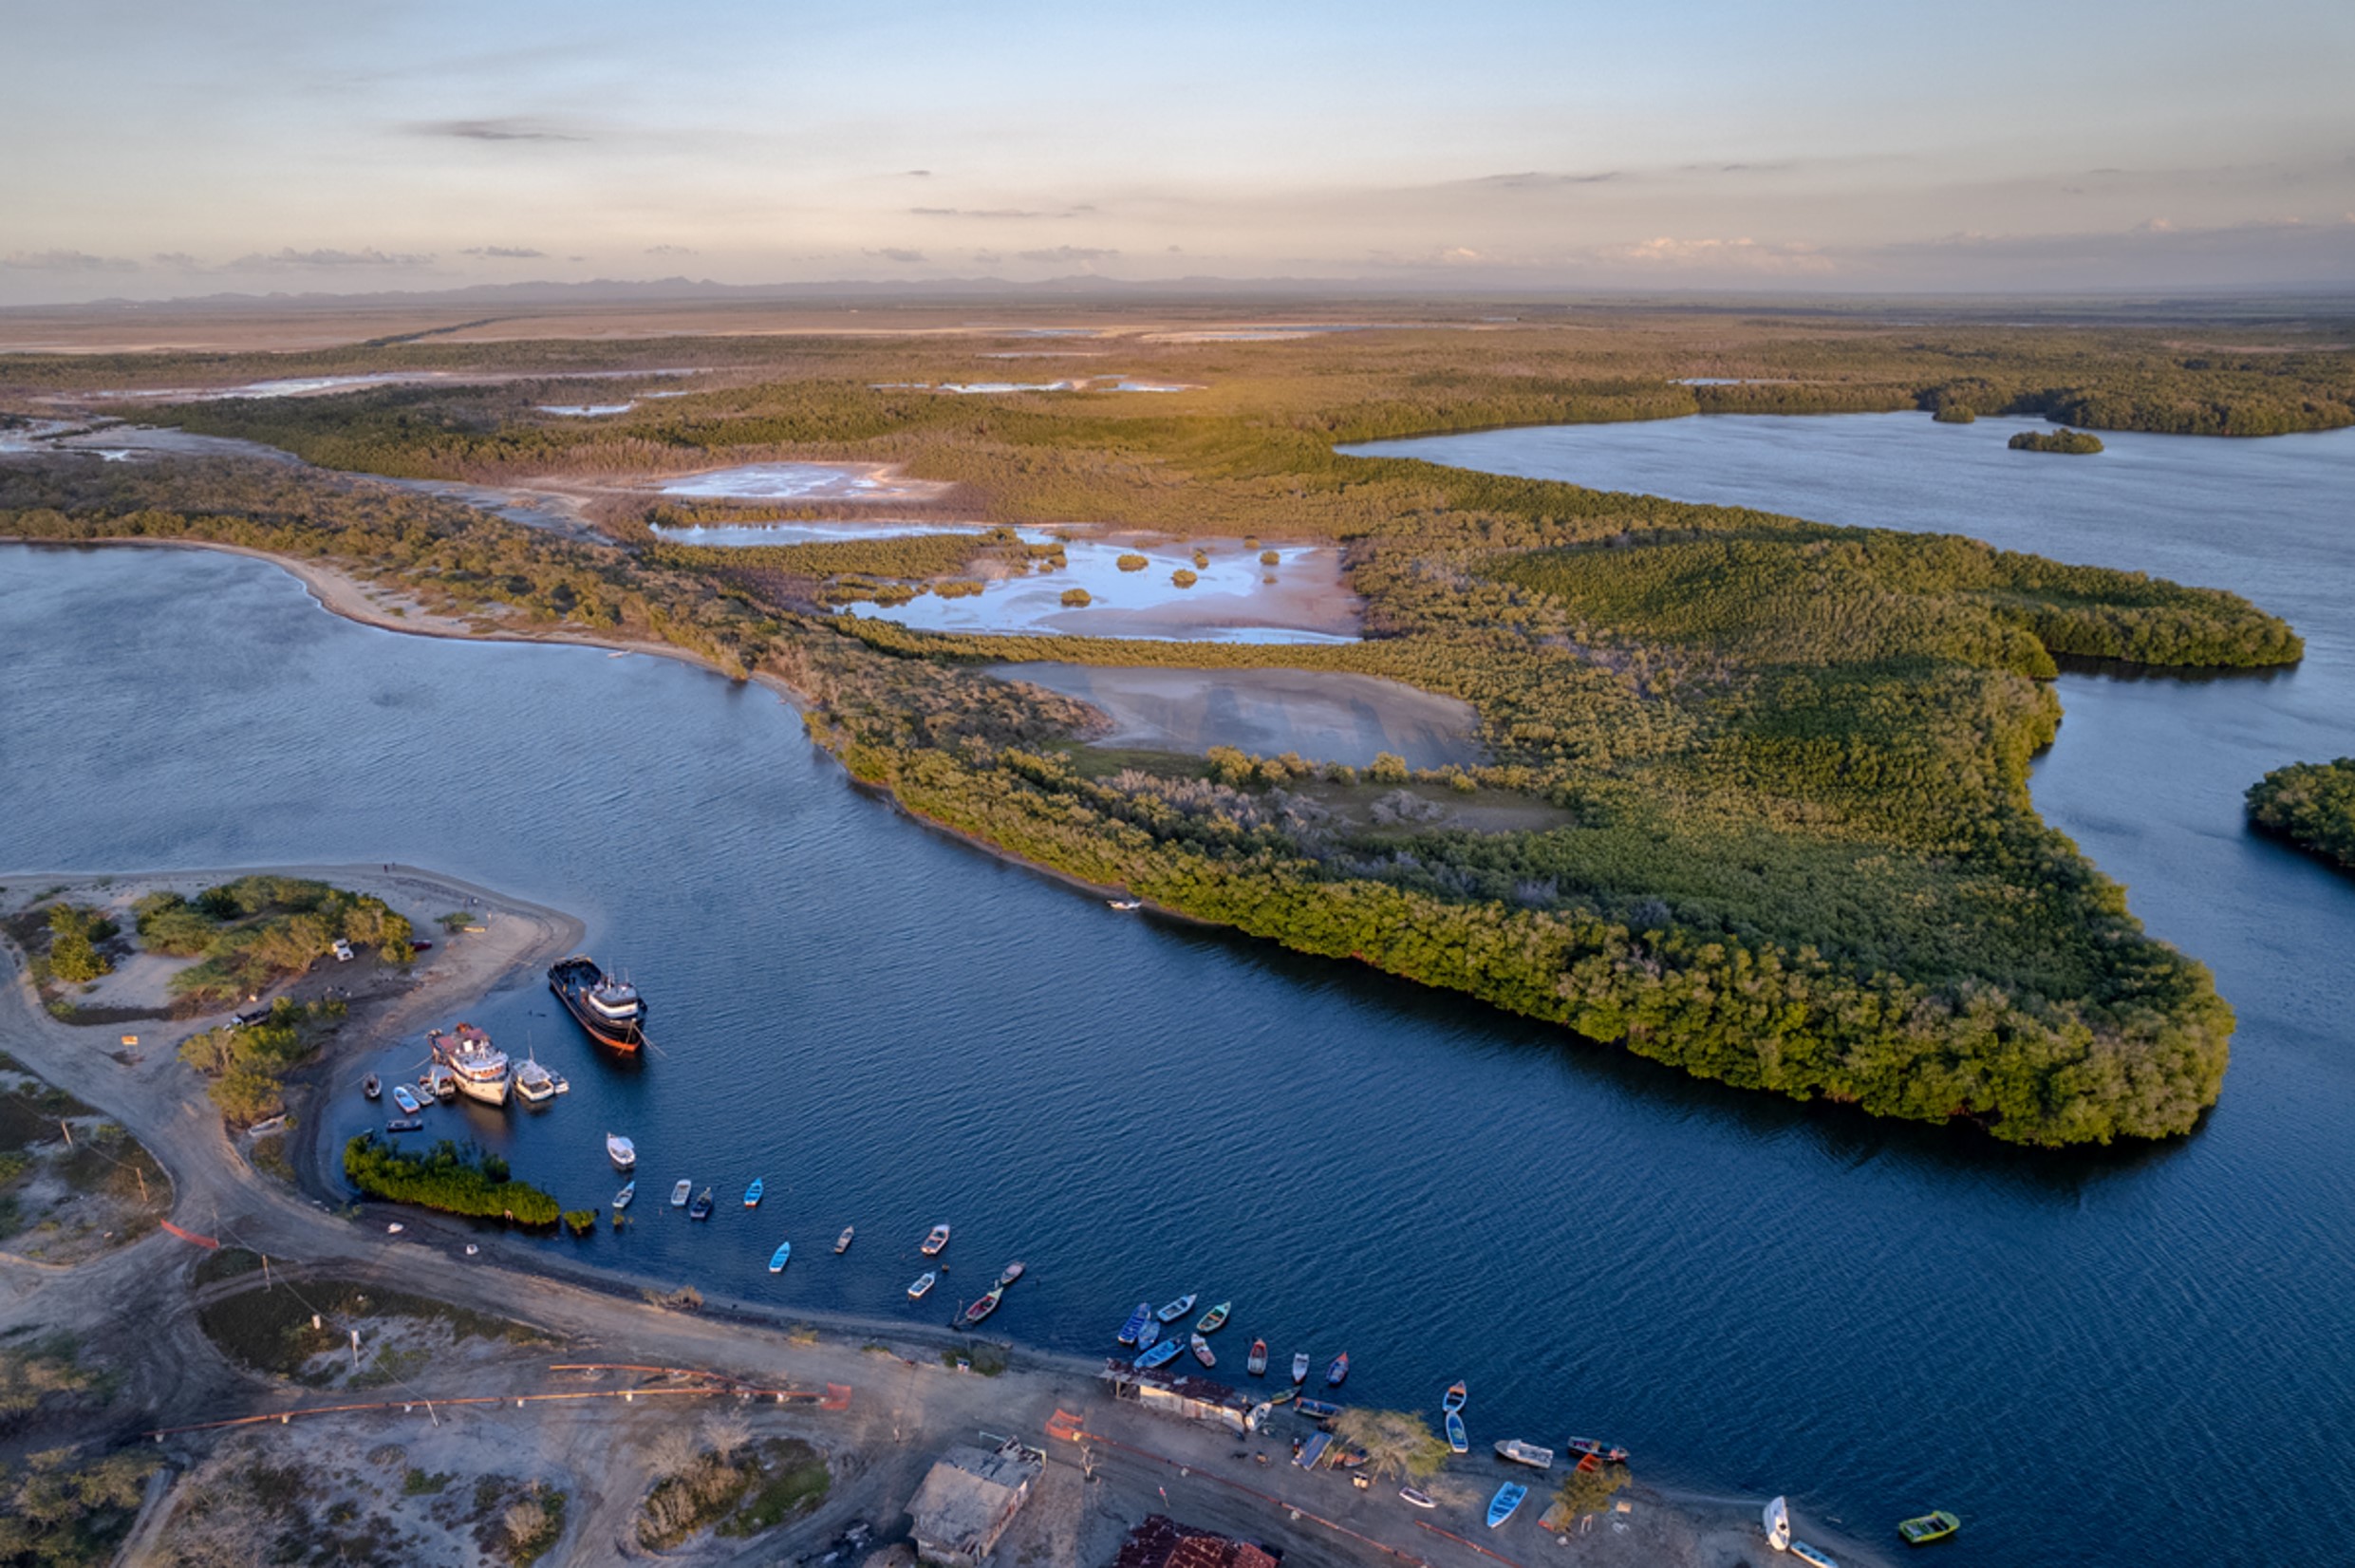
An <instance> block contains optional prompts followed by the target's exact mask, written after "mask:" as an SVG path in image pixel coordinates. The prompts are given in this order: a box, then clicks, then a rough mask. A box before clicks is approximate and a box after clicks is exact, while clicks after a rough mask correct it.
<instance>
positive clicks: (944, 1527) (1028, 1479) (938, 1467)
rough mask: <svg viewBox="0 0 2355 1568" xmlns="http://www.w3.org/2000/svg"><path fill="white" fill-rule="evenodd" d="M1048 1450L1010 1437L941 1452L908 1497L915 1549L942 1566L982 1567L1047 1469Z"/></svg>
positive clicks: (918, 1553) (919, 1554) (927, 1559)
mask: <svg viewBox="0 0 2355 1568" xmlns="http://www.w3.org/2000/svg"><path fill="white" fill-rule="evenodd" d="M1046 1467H1047V1466H1046V1456H1045V1455H1044V1454H1042V1453H1040V1452H1039V1451H1038V1450H1037V1449H1036V1448H1031V1447H1024V1446H1023V1445H1022V1444H1020V1443H1019V1442H1016V1441H1014V1440H1013V1439H1011V1438H1009V1439H1007V1440H1006V1441H1005V1442H1003V1443H1001V1444H1000V1445H999V1446H998V1447H997V1448H995V1449H994V1450H993V1449H988V1448H976V1447H957V1448H951V1449H949V1450H948V1452H947V1453H946V1454H944V1455H943V1456H942V1457H941V1459H940V1461H939V1462H938V1463H937V1464H935V1465H933V1466H932V1468H931V1470H930V1471H928V1472H927V1473H926V1474H925V1478H924V1484H923V1485H921V1486H919V1487H917V1488H916V1495H915V1496H914V1497H912V1498H910V1499H909V1500H908V1503H907V1512H908V1514H909V1515H910V1516H911V1517H912V1518H913V1519H914V1521H915V1528H914V1530H913V1532H912V1534H913V1535H914V1536H915V1538H916V1553H917V1555H918V1556H919V1557H921V1558H923V1559H924V1560H925V1561H926V1562H937V1563H942V1564H944V1565H945V1568H981V1561H982V1559H985V1558H987V1557H988V1556H989V1554H990V1553H991V1552H992V1551H993V1550H995V1549H996V1547H997V1545H998V1538H999V1537H1000V1536H1002V1535H1004V1534H1005V1533H1006V1526H1007V1525H1009V1524H1011V1523H1013V1522H1014V1516H1015V1513H1016V1512H1017V1511H1018V1510H1019V1508H1020V1507H1021V1506H1022V1502H1023V1500H1024V1499H1025V1498H1027V1497H1029V1496H1030V1490H1031V1487H1032V1485H1033V1484H1035V1483H1036V1482H1037V1480H1038V1477H1039V1476H1040V1474H1041V1473H1043V1472H1044V1471H1045V1469H1046Z"/></svg>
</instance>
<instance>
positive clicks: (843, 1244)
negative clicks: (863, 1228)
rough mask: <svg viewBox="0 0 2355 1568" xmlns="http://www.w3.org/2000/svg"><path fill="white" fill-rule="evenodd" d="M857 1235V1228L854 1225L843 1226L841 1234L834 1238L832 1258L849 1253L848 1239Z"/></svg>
mask: <svg viewBox="0 0 2355 1568" xmlns="http://www.w3.org/2000/svg"><path fill="white" fill-rule="evenodd" d="M858 1233H859V1227H858V1226H856V1225H845V1226H843V1227H842V1234H841V1235H839V1236H837V1237H835V1238H834V1256H835V1257H837V1258H839V1257H841V1256H842V1255H843V1254H844V1253H846V1252H848V1251H850V1238H852V1237H853V1236H856V1235H857V1234H858Z"/></svg>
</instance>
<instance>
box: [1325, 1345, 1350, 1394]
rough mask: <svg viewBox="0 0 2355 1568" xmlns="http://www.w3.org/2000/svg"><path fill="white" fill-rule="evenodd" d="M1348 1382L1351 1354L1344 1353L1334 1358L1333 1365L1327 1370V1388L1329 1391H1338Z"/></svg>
mask: <svg viewBox="0 0 2355 1568" xmlns="http://www.w3.org/2000/svg"><path fill="white" fill-rule="evenodd" d="M1348 1381H1349V1352H1347V1351H1343V1352H1342V1353H1340V1354H1338V1355H1336V1356H1335V1357H1334V1358H1333V1365H1332V1366H1330V1367H1327V1368H1326V1369H1325V1387H1326V1388H1328V1389H1337V1388H1339V1387H1340V1386H1341V1385H1342V1384H1344V1383H1346V1382H1348Z"/></svg>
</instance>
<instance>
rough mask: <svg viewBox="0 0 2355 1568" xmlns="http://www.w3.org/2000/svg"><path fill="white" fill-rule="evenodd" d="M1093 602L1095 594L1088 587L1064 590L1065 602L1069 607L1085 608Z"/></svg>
mask: <svg viewBox="0 0 2355 1568" xmlns="http://www.w3.org/2000/svg"><path fill="white" fill-rule="evenodd" d="M1093 603H1095V596H1094V595H1093V594H1092V593H1090V592H1089V591H1088V590H1087V589H1086V588H1065V589H1064V590H1063V604H1064V606H1065V607H1067V608H1071V609H1085V608H1087V607H1089V606H1090V605H1092V604H1093Z"/></svg>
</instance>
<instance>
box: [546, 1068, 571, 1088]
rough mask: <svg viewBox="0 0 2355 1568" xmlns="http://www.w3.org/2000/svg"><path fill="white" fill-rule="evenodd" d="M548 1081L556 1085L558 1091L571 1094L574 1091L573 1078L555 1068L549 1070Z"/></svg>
mask: <svg viewBox="0 0 2355 1568" xmlns="http://www.w3.org/2000/svg"><path fill="white" fill-rule="evenodd" d="M548 1081H549V1082H550V1083H551V1084H554V1085H555V1086H556V1092H557V1093H559V1094H570V1093H571V1092H572V1080H571V1079H570V1078H568V1077H566V1076H565V1075H564V1074H563V1073H559V1072H557V1071H555V1070H554V1069H553V1068H551V1069H550V1070H549V1073H548Z"/></svg>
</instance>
